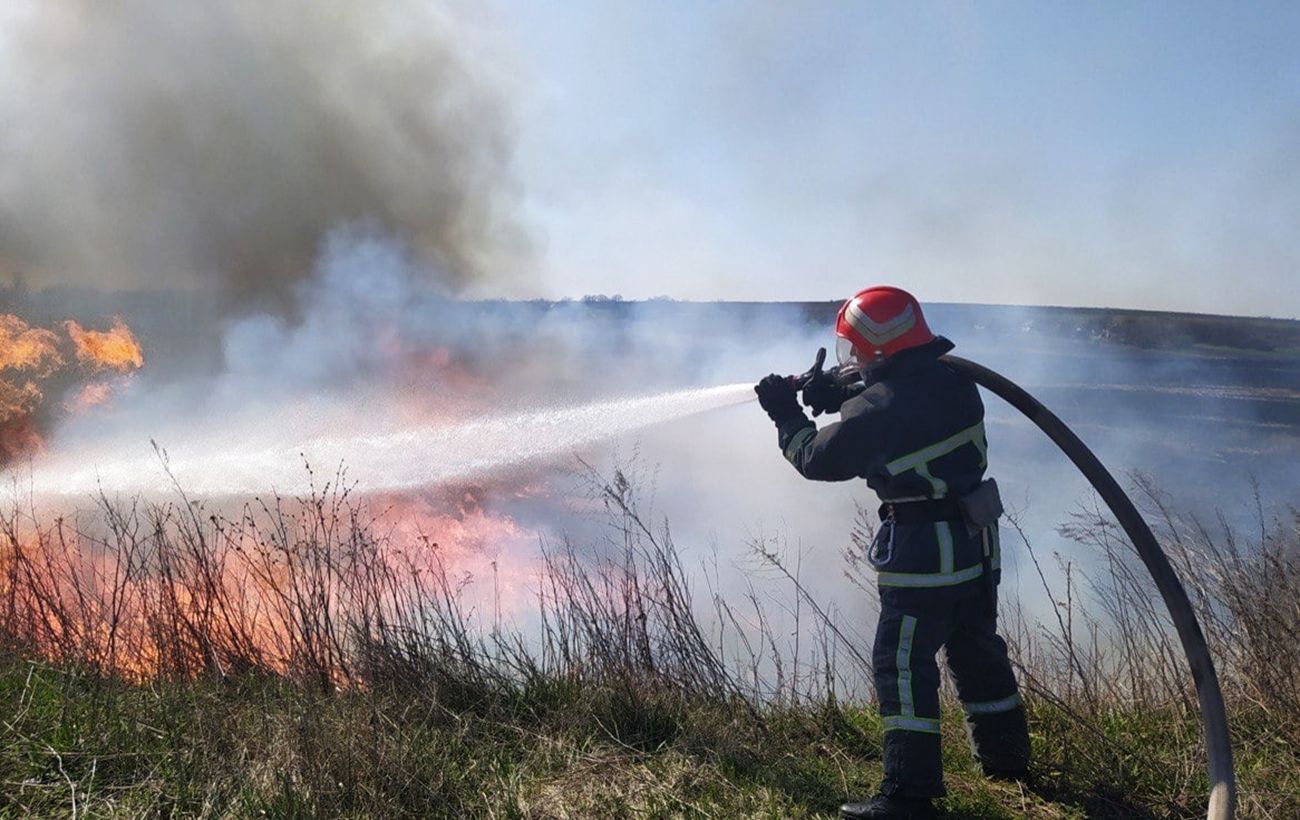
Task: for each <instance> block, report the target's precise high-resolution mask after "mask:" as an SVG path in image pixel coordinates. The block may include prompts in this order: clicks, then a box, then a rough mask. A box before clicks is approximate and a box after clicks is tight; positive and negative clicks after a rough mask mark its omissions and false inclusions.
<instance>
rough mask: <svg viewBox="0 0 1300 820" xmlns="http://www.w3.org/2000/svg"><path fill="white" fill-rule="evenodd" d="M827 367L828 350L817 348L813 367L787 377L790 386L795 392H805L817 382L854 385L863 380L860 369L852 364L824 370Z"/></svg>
mask: <svg viewBox="0 0 1300 820" xmlns="http://www.w3.org/2000/svg"><path fill="white" fill-rule="evenodd" d="M825 365H826V348H824V347H819V348H817V357H816V359H814V360H813V366H812V367H810V368H808V370H806V371H805V372H803V373H801V374H800V375H798V376H787V377H786V378H788V379H789V380H790V384H791V385H793V386H794V389H795V390H803V389H805V388H807V387H808V385H810V384H812V383H813V382H815V381H820V380H823V379H825V380H829V381H830V382H833V383H834V384H839V385H847V384H852V383H853V382H856V381H858V380H860V379H861V378H862V374H861V373H860V372H859V371H858V368H856V367H854V366H853V365H852V364H847V365H843V366H840V367H833V368H831V369H830V370H825V369H823V368H824V366H825Z"/></svg>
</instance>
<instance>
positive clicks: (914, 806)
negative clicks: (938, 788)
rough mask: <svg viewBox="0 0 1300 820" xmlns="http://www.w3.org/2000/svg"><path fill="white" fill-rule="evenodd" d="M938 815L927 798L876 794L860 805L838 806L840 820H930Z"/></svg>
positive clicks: (846, 804) (847, 804)
mask: <svg viewBox="0 0 1300 820" xmlns="http://www.w3.org/2000/svg"><path fill="white" fill-rule="evenodd" d="M937 816H938V815H937V814H936V813H935V810H934V803H933V802H932V801H931V800H930V798H928V797H890V796H889V795H885V794H878V795H876V796H875V797H873V798H871V799H870V800H865V801H863V802H861V803H845V804H844V805H843V806H840V818H841V820H931V818H934V817H937Z"/></svg>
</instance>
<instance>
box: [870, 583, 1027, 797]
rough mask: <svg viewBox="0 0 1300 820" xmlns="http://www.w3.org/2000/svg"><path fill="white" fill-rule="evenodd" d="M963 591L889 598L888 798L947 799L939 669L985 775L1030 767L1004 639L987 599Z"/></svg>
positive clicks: (882, 627)
mask: <svg viewBox="0 0 1300 820" xmlns="http://www.w3.org/2000/svg"><path fill="white" fill-rule="evenodd" d="M968 588H970V589H971V594H969V595H961V596H954V595H953V593H954V592H956V590H952V589H948V590H943V591H942V592H940V591H938V590H936V591H934V592H932V593H930V594H916V591H913V592H912V594H909V595H906V596H893V595H890V594H888V593H887V592H885V591H884V590H882V595H881V613H880V624H879V626H878V627H877V629H876V642H875V648H874V651H873V653H872V654H873V662H874V665H875V681H876V694H877V698H878V699H879V701H880V714H881V716H882V717H883V722H884V728H885V739H884V747H885V754H884V758H885V760H884V765H885V779H884V782H883V783H882V785H881V791H882V792H883V793H885V794H887V795H901V796H907V797H942V796H943V794H944V788H943V761H942V757H941V754H940V747H939V667H938V664H937V663H936V660H935V655H936V654H937V653H938V651H939V648H940V647H943V648H944V649H945V650H946V655H947V661H948V668H949V670H951V672H952V675H953V678H954V680H955V681H956V684H957V694H958V696H959V697H960V698H961V701H962V706H963V707H964V708H965V711H966V726H967V729H968V731H969V734H970V738H971V743H972V745H973V747H974V749H975V754H976V756H977V757H978V758H979V760H980V762H981V763H982V764H983V766H984V769H985V770H986V771H1003V772H1014V771H1023V770H1024V769H1025V768H1026V767H1027V766H1028V765H1029V733H1028V729H1027V726H1026V723H1025V711H1024V705H1023V704H1022V702H1021V699H1020V693H1019V691H1018V690H1017V687H1016V679H1015V676H1014V674H1013V673H1012V671H1011V663H1010V661H1009V660H1008V659H1007V644H1006V642H1005V641H1004V640H1002V638H1001V637H999V636H998V634H997V615H996V611H995V608H994V607H991V606H990V605H989V601H988V597H987V593H986V592H984V591H983V590H981V589H979V587H978V585H973V584H972V585H968Z"/></svg>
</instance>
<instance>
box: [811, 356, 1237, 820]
mask: <svg viewBox="0 0 1300 820" xmlns="http://www.w3.org/2000/svg"><path fill="white" fill-rule="evenodd" d="M939 360H940V361H942V362H944V363H945V364H947V365H948V366H949V367H951V368H953V369H954V370H957V371H958V372H960V373H963V374H965V375H966V376H968V377H969V378H970V379H971V380H972V381H974V382H975V383H976V384H978V385H980V386H981V387H983V388H985V389H986V390H988V391H990V392H992V393H994V394H996V395H997V396H999V397H1000V398H1002V399H1003V400H1005V401H1006V402H1007V403H1008V404H1010V405H1011V406H1012V407H1014V408H1016V409H1017V410H1019V411H1020V412H1021V413H1023V414H1024V416H1025V418H1027V419H1029V420H1030V421H1032V422H1033V423H1034V424H1035V425H1037V426H1038V428H1039V429H1040V430H1042V431H1043V432H1044V433H1046V434H1047V437H1048V438H1050V439H1051V440H1052V442H1053V443H1055V444H1056V446H1057V447H1059V448H1060V449H1061V452H1063V453H1065V455H1066V457H1067V458H1069V459H1070V461H1071V462H1073V463H1074V466H1075V467H1077V468H1078V469H1079V472H1080V473H1082V474H1083V477H1084V478H1086V479H1088V483H1089V484H1091V485H1092V487H1093V489H1095V490H1096V491H1097V494H1098V495H1100V496H1101V498H1102V500H1103V501H1105V502H1106V506H1107V507H1109V508H1110V511H1111V514H1112V515H1114V516H1115V520H1116V521H1118V522H1119V524H1120V526H1121V527H1123V528H1124V532H1125V534H1127V535H1128V537H1129V540H1130V541H1131V542H1132V543H1133V546H1134V547H1135V548H1136V549H1137V552H1138V555H1139V556H1140V557H1141V558H1142V563H1143V564H1145V565H1146V568H1147V572H1148V573H1149V574H1150V575H1151V579H1152V580H1153V581H1154V582H1155V585H1156V589H1158V590H1159V591H1160V597H1161V598H1163V599H1164V602H1165V607H1166V609H1167V610H1168V612H1169V617H1170V619H1171V620H1172V621H1173V623H1174V629H1175V630H1177V632H1178V638H1179V640H1180V641H1181V642H1182V645H1183V653H1184V654H1185V655H1186V656H1187V663H1188V666H1190V667H1191V672H1192V681H1193V682H1194V683H1195V684H1196V696H1197V700H1198V701H1199V703H1200V710H1201V727H1202V730H1203V731H1204V733H1205V751H1206V757H1207V768H1208V770H1209V776H1210V798H1209V806H1208V808H1207V810H1206V820H1231V818H1232V817H1233V814H1234V812H1235V810H1236V801H1237V786H1236V778H1235V775H1234V774H1233V769H1232V739H1231V737H1230V736H1229V734H1228V712H1227V707H1226V706H1225V705H1224V702H1223V692H1222V691H1221V690H1220V688H1219V677H1218V675H1217V674H1216V672H1215V670H1214V660H1213V658H1211V657H1210V648H1209V646H1208V645H1207V644H1206V642H1205V635H1204V633H1203V632H1202V631H1201V625H1200V623H1199V622H1198V621H1197V619H1196V613H1195V611H1193V609H1192V604H1191V601H1190V600H1188V598H1187V591H1186V590H1185V589H1183V585H1182V582H1181V581H1179V580H1178V575H1177V574H1176V573H1175V572H1174V569H1173V567H1172V566H1170V564H1169V558H1168V556H1166V555H1165V553H1164V550H1162V549H1161V548H1160V544H1159V542H1157V541H1156V537H1155V535H1154V534H1152V532H1151V527H1150V526H1149V525H1148V524H1147V522H1146V520H1145V519H1144V518H1143V517H1142V514H1141V513H1140V512H1138V509H1137V507H1136V506H1135V505H1134V504H1133V500H1132V499H1131V498H1129V496H1128V494H1127V493H1125V492H1124V489H1123V488H1122V487H1120V485H1119V482H1117V481H1116V480H1115V477H1114V476H1112V475H1111V474H1110V471H1109V470H1107V469H1106V467H1105V465H1103V464H1102V463H1101V461H1100V460H1099V459H1098V458H1097V456H1096V455H1094V454H1093V452H1092V450H1090V449H1088V446H1087V445H1086V444H1084V443H1083V441H1082V440H1081V439H1080V438H1079V437H1078V436H1077V435H1075V433H1074V431H1073V430H1071V429H1070V428H1069V427H1068V426H1067V425H1066V424H1065V422H1063V421H1061V420H1060V419H1059V418H1058V417H1057V416H1056V414H1054V413H1053V412H1052V411H1050V410H1048V409H1047V408H1046V407H1044V406H1043V404H1042V403H1041V402H1039V401H1038V400H1037V399H1035V398H1034V397H1033V396H1031V395H1030V394H1029V393H1028V392H1027V391H1025V390H1024V388H1022V387H1020V386H1019V385H1017V384H1016V383H1015V382H1013V381H1011V380H1010V379H1008V378H1006V377H1005V376H1002V375H1000V374H998V373H995V372H994V371H992V370H990V369H988V368H987V367H984V366H983V365H981V364H977V363H975V362H972V361H970V360H968V359H963V358H961V357H959V356H951V355H945V356H941V357H940V358H939ZM825 361H826V348H821V349H820V350H818V351H817V358H816V360H815V361H814V363H813V366H812V368H811V369H809V370H808V371H807V372H806V373H804V374H802V375H799V376H790V377H789V378H790V381H791V383H792V384H793V385H795V387H796V388H798V389H800V390H802V389H804V388H806V387H808V386H809V385H810V384H812V383H813V382H814V381H817V380H822V379H825V380H830V381H832V382H834V383H836V384H841V385H849V384H852V383H853V382H855V381H858V380H860V379H861V374H860V372H859V371H858V369H857V368H855V367H853V366H851V365H850V366H846V367H840V368H836V369H834V370H830V371H824V370H823V369H822V366H823V364H824V363H825Z"/></svg>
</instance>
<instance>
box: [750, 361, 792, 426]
mask: <svg viewBox="0 0 1300 820" xmlns="http://www.w3.org/2000/svg"><path fill="white" fill-rule="evenodd" d="M754 392H755V393H757V394H758V403H759V405H760V406H761V407H762V408H763V410H765V411H766V412H767V415H768V418H770V419H772V421H774V422H776V423H777V425H781V424H784V423H785V422H787V421H790V420H791V419H793V418H797V417H799V416H802V415H803V411H802V410H800V409H799V398H798V394H797V393H796V391H795V389H794V385H793V384H791V382H790V379H789V378H788V377H786V376H778V375H777V374H775V373H773V374H772V375H770V376H765V377H764V378H763V380H762V381H760V382H759V383H758V384H756V385H754Z"/></svg>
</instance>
